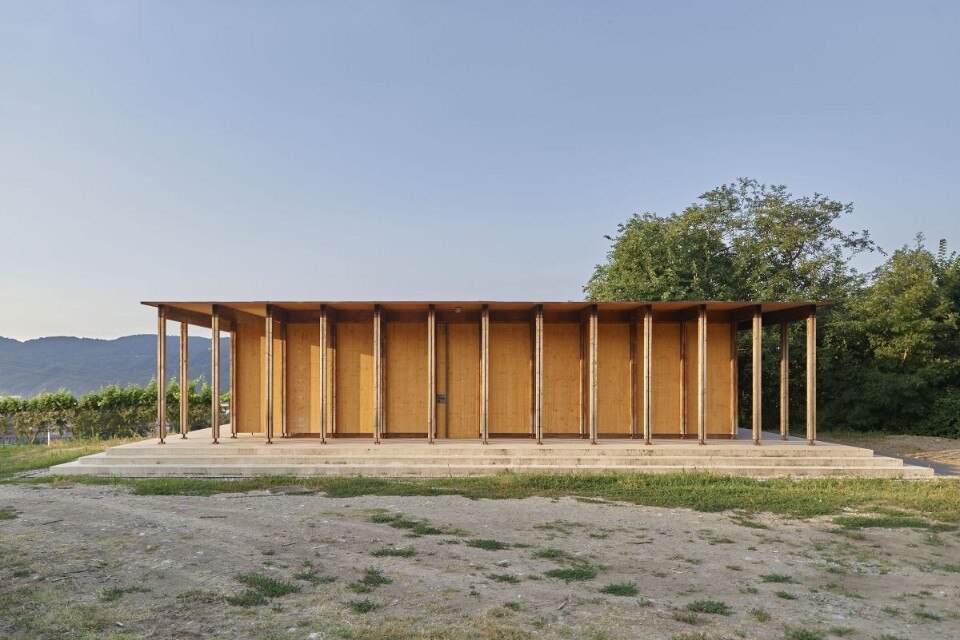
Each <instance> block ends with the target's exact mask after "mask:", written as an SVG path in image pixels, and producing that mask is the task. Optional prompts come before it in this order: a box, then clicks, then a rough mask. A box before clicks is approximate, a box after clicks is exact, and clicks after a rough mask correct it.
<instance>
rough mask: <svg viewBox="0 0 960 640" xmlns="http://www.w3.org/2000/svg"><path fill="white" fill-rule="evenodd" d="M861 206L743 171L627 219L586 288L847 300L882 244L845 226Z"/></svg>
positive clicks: (599, 294) (605, 293)
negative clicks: (675, 203)
mask: <svg viewBox="0 0 960 640" xmlns="http://www.w3.org/2000/svg"><path fill="white" fill-rule="evenodd" d="M852 213H853V206H852V205H851V204H844V203H841V202H838V201H836V200H831V199H830V198H827V197H826V196H823V195H820V194H814V195H813V196H802V197H795V196H793V195H792V194H791V193H790V192H789V191H787V188H786V187H785V186H782V185H773V186H768V185H765V184H761V183H759V182H757V181H756V180H751V179H748V178H742V179H740V180H737V181H736V182H734V183H733V184H729V185H723V186H720V187H718V188H716V189H713V190H711V191H708V192H707V193H705V194H703V195H702V196H700V198H699V201H698V202H696V203H693V204H691V205H690V206H688V207H687V208H686V209H684V210H683V211H682V212H680V213H673V214H670V215H668V216H659V215H656V214H653V213H645V214H643V215H634V216H632V217H631V218H630V219H629V220H627V222H625V223H623V224H621V225H619V226H618V227H617V233H616V234H615V235H613V236H607V238H608V239H609V240H610V241H611V242H612V243H613V244H612V247H611V249H610V252H609V253H608V254H607V261H606V263H604V264H601V265H597V267H596V269H595V270H594V273H593V276H592V277H591V278H590V280H589V281H588V282H587V284H586V286H585V287H584V292H585V293H586V295H587V298H588V299H590V300H597V301H600V300H610V301H615V300H704V299H712V300H823V299H844V298H846V297H847V296H848V295H850V294H851V293H852V292H853V291H855V290H856V289H857V287H858V286H859V285H860V284H861V282H862V278H861V277H860V276H859V274H858V273H857V272H856V271H855V270H854V269H852V268H851V267H850V266H849V259H850V258H851V257H852V256H854V255H856V254H858V253H861V252H864V251H873V250H874V249H875V248H876V247H875V245H874V243H873V242H872V241H871V240H870V236H869V234H868V232H867V231H861V232H846V231H843V230H842V229H841V228H840V227H839V226H838V225H837V221H838V220H840V218H841V217H843V216H846V215H850V214H852Z"/></svg>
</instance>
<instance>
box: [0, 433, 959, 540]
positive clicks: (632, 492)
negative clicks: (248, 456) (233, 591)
mask: <svg viewBox="0 0 960 640" xmlns="http://www.w3.org/2000/svg"><path fill="white" fill-rule="evenodd" d="M20 448H21V447H8V448H7V449H20ZM98 450H99V449H98ZM91 453H92V451H91ZM6 462H7V461H6V460H4V459H3V458H2V457H0V477H2V476H3V475H4V471H5V470H6V469H7V468H9V467H8V466H6ZM43 466H49V463H48V464H46V465H41V466H39V467H36V466H32V467H31V468H42V467H43ZM18 481H22V482H34V483H52V482H63V481H65V479H64V478H60V477H57V476H44V477H42V478H30V479H24V480H18ZM66 481H68V482H72V483H84V484H98V485H121V486H129V487H131V488H132V490H133V491H134V493H136V494H139V495H213V494H216V493H224V492H244V491H254V490H263V489H269V488H271V487H275V486H280V485H287V486H289V485H296V486H302V487H304V488H305V489H310V490H314V491H322V492H324V493H325V494H326V495H327V496H328V497H332V498H349V497H354V496H361V495H381V496H439V495H462V496H465V497H467V498H487V499H504V498H526V497H531V496H542V497H548V498H558V497H563V496H573V495H579V496H588V497H594V498H601V499H606V500H611V501H618V502H631V503H634V504H638V505H644V506H656V507H671V508H690V509H694V510H697V511H705V512H720V511H726V510H739V511H740V512H741V513H742V514H749V513H756V512H762V511H765V512H770V513H776V514H784V515H791V516H798V517H811V516H820V515H835V514H841V513H842V512H843V511H844V510H846V509H858V510H860V511H871V510H872V511H879V510H880V509H887V510H889V509H891V508H894V509H896V508H900V509H904V510H909V511H911V512H915V513H922V514H925V515H926V516H928V517H929V518H931V519H932V520H939V521H944V522H958V521H960V492H958V491H957V481H956V480H955V479H953V478H943V479H940V480H931V481H929V482H909V481H903V480H898V479H891V478H806V479H801V480H797V479H794V478H769V479H763V480H760V479H756V478H746V477H738V476H718V475H714V474H710V473H677V474H662V475H656V474H636V473H610V474H519V473H509V472H504V473H500V474H497V475H496V476H489V477H463V478H458V477H449V478H375V477H358V476H328V477H317V478H294V477H290V476H261V477H255V478H242V479H238V480H216V479H207V478H97V477H92V476H89V477H70V478H68V479H66ZM578 524H579V523H566V522H562V523H561V522H557V523H554V524H553V525H552V528H553V529H554V530H555V531H557V532H558V533H565V534H570V533H572V530H571V529H572V527H573V526H574V525H578ZM534 528H538V529H546V528H547V527H546V526H543V525H538V526H535V527H534Z"/></svg>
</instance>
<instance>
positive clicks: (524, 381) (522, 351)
mask: <svg viewBox="0 0 960 640" xmlns="http://www.w3.org/2000/svg"><path fill="white" fill-rule="evenodd" d="M531 346H532V345H531V329H530V323H529V322H491V323H490V433H491V434H501V433H502V434H530V433H531V430H530V429H531V428H530V424H531V411H532V400H533V398H532V395H533V387H532V385H533V374H532V369H531V367H532V357H533V354H532V348H531Z"/></svg>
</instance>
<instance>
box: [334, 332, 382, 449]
mask: <svg viewBox="0 0 960 640" xmlns="http://www.w3.org/2000/svg"><path fill="white" fill-rule="evenodd" d="M336 359H337V365H336V378H337V389H336V394H337V433H338V434H341V435H350V434H372V433H373V424H374V415H373V323H372V322H340V323H338V325H337V358H336Z"/></svg>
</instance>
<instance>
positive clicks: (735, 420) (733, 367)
mask: <svg viewBox="0 0 960 640" xmlns="http://www.w3.org/2000/svg"><path fill="white" fill-rule="evenodd" d="M739 432H740V364H739V354H738V353H737V321H736V320H733V321H731V322H730V437H731V438H732V439H734V440H736V439H737V438H738V437H739Z"/></svg>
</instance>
